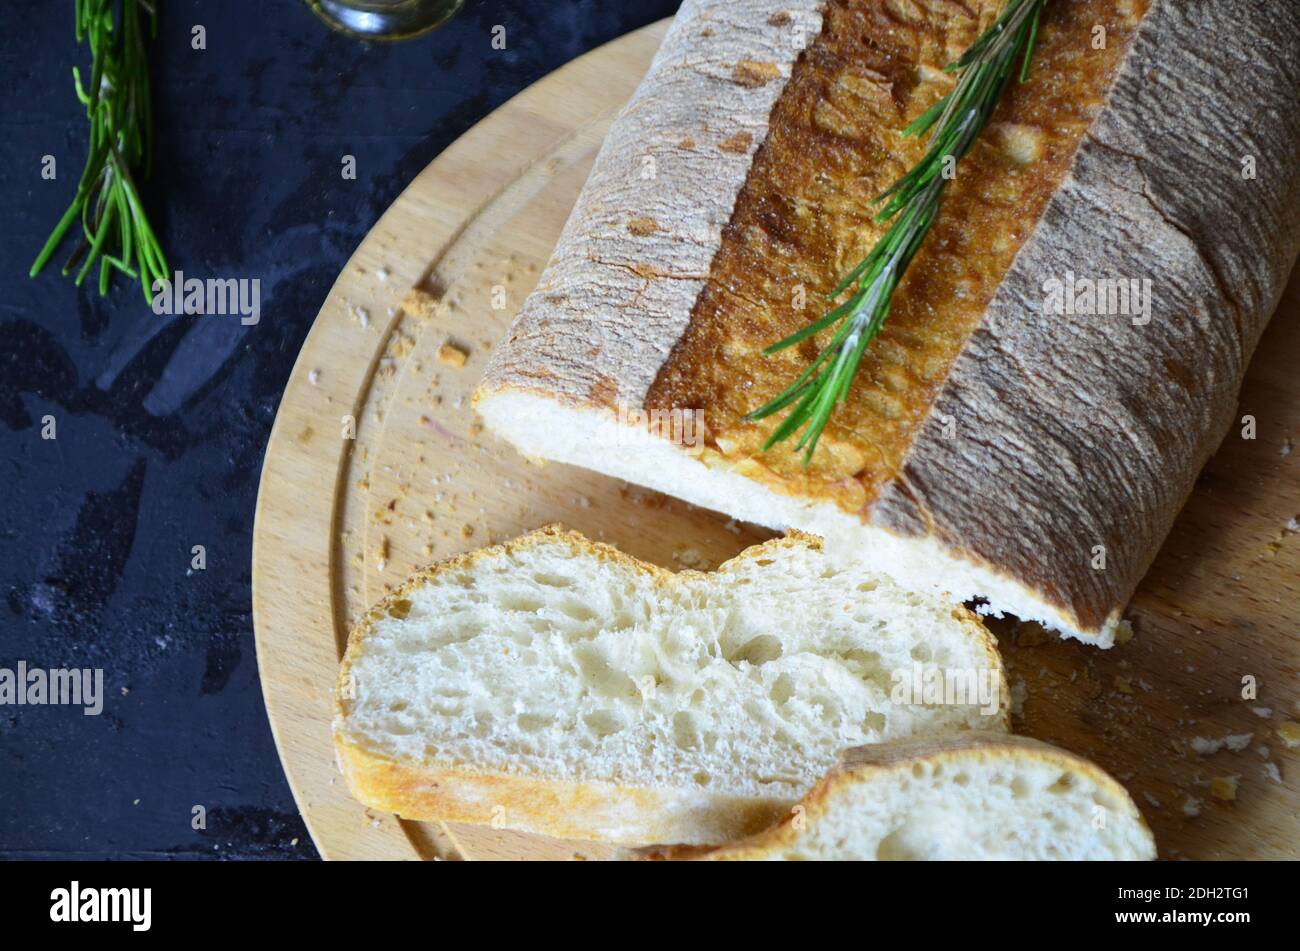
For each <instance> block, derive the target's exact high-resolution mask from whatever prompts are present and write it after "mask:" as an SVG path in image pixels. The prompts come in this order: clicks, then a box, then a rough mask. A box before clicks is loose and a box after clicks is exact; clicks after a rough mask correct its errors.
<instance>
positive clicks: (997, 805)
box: [630, 734, 1156, 861]
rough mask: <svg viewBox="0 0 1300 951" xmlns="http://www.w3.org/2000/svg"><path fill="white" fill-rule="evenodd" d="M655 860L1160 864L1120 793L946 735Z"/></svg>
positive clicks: (867, 755) (875, 753) (1000, 747)
mask: <svg viewBox="0 0 1300 951" xmlns="http://www.w3.org/2000/svg"><path fill="white" fill-rule="evenodd" d="M630 857H635V858H641V859H648V860H658V861H665V860H667V861H781V860H797V861H810V860H822V861H837V860H853V861H915V860H999V859H1001V860H1034V859H1036V860H1042V859H1057V860H1060V859H1066V860H1080V859H1093V860H1110V861H1126V860H1127V861H1142V860H1151V859H1154V858H1155V857H1156V847H1155V841H1154V839H1153V838H1152V836H1151V830H1150V829H1149V828H1148V827H1147V824H1146V822H1145V821H1144V820H1143V818H1142V815H1141V813H1140V812H1139V811H1138V809H1137V807H1136V806H1135V805H1134V804H1133V800H1132V799H1131V798H1130V797H1129V795H1128V793H1127V792H1126V791H1125V790H1124V788H1123V787H1122V786H1121V785H1120V784H1119V783H1118V782H1116V781H1115V780H1114V779H1112V778H1111V777H1110V776H1109V775H1108V774H1106V773H1105V772H1104V771H1103V770H1102V769H1100V768H1099V767H1098V766H1096V765H1095V764H1093V763H1091V762H1089V761H1088V760H1085V759H1083V758H1081V757H1079V756H1075V755H1074V754H1073V753H1067V752H1065V751H1064V750H1061V749H1057V748H1056V747H1054V746H1050V745H1048V744H1046V743H1041V742H1039V741H1038V740H1033V739H1029V738H1028V737H1020V736H1010V735H991V734H990V735H983V736H981V735H978V734H966V735H964V736H950V737H943V738H939V739H932V738H926V739H910V740H900V741H896V742H890V743H881V744H877V745H875V746H864V747H858V748H855V749H851V750H847V751H846V752H845V753H844V756H843V757H842V759H841V762H840V764H839V765H838V766H836V767H835V769H833V770H831V771H830V772H829V773H828V774H827V775H826V776H825V777H824V778H823V779H822V780H821V781H820V782H818V783H817V785H816V786H815V787H814V788H813V789H812V790H811V791H810V792H809V793H808V795H807V796H805V797H804V799H803V800H802V801H801V802H800V803H799V805H798V806H796V807H795V808H794V809H792V810H791V811H790V812H789V813H788V814H787V815H786V816H785V817H783V818H782V819H781V821H780V822H778V823H776V824H775V825H773V826H772V827H770V828H768V829H766V830H764V831H763V832H760V833H759V834H758V835H755V836H751V837H750V838H748V839H744V840H742V841H738V842H734V843H731V844H729V845H725V846H720V847H700V846H690V845H684V846H683V845H679V846H669V847H665V848H658V849H648V850H642V851H640V852H638V853H636V854H635V855H634V856H630Z"/></svg>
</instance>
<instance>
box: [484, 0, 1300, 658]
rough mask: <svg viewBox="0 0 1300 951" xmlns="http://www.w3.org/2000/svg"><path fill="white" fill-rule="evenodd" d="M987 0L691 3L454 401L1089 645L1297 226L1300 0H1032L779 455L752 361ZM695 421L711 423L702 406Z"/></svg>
mask: <svg viewBox="0 0 1300 951" xmlns="http://www.w3.org/2000/svg"><path fill="white" fill-rule="evenodd" d="M1002 6H1003V2H1002V0H969V2H963V3H953V2H939V0H826V2H822V0H686V2H685V3H683V5H682V8H681V11H680V12H679V14H678V16H677V19H676V22H675V23H674V24H673V27H672V29H671V30H670V31H669V34H668V36H667V37H666V39H665V40H664V44H663V47H662V49H661V50H660V52H659V54H658V56H657V57H656V58H655V60H654V63H653V65H652V66H651V68H650V71H649V74H648V75H647V76H646V78H645V80H644V82H643V83H642V85H641V86H640V88H639V89H638V90H637V92H636V94H635V95H634V97H633V99H632V101H631V102H630V103H629V104H628V107H627V109H626V111H625V112H624V113H623V114H622V115H621V116H620V117H619V118H618V119H617V120H616V121H615V123H614V125H613V128H612V129H611V131H610V134H609V137H608V139H607V140H606V142H605V146H604V148H603V149H602V150H601V152H600V155H599V156H598V158H597V160H596V163H595V166H594V168H593V169H592V172H591V177H590V179H589V181H588V182H587V185H586V187H585V189H584V190H583V193H582V195H581V196H580V198H579V200H578V202H577V205H576V207H575V208H574V210H573V214H572V217H571V218H570V219H569V221H568V224H567V226H566V227H565V229H564V232H563V234H562V235H561V238H560V240H559V243H558V245H557V247H556V249H555V252H554V255H553V257H552V259H551V261H550V263H549V265H548V266H547V268H546V270H545V272H544V273H543V275H542V277H541V280H540V283H539V285H538V287H537V289H536V291H535V292H534V293H533V295H532V296H531V297H530V298H529V299H528V300H527V302H526V303H525V305H524V307H523V310H522V311H521V313H520V314H519V316H518V318H517V320H516V321H515V323H514V325H513V327H512V328H511V330H510V332H509V334H508V337H507V339H506V340H505V341H504V342H503V343H502V344H501V345H500V346H499V347H497V348H496V349H495V351H494V353H493V356H492V360H491V362H490V365H489V367H488V368H487V370H486V372H485V376H484V379H483V381H482V385H481V388H480V390H479V392H478V395H477V406H478V409H479V411H480V413H481V414H482V416H483V419H484V420H485V422H486V423H487V425H488V426H489V427H490V428H491V429H492V430H494V431H495V432H497V433H499V434H500V435H501V436H503V437H505V438H506V439H508V440H509V441H511V442H512V443H514V444H515V445H516V446H517V447H518V448H519V449H520V450H521V451H522V452H523V453H524V454H525V455H528V456H531V457H537V458H540V459H554V460H560V461H563V462H568V463H574V464H577V465H581V466H586V467H588V468H591V469H596V470H599V471H602V472H605V473H609V474H611V475H614V476H617V477H619V478H622V479H627V480H630V481H633V482H637V483H639V484H642V485H646V486H650V487H653V488H656V489H660V490H662V491H665V492H668V493H671V494H673V495H677V496H680V497H681V498H684V499H687V500H689V501H691V502H694V503H696V504H699V505H703V506H707V507H709V508H712V509H716V510H719V511H724V512H728V513H730V514H732V515H734V516H737V517H739V518H742V519H746V520H750V521H753V522H757V523H761V524H764V525H769V526H773V527H786V526H795V527H798V528H802V529H806V530H808V531H811V532H815V533H817V534H819V535H823V536H824V537H826V538H827V539H828V547H830V548H831V549H833V550H835V551H837V552H838V551H844V552H849V553H851V554H853V555H854V556H858V557H862V558H865V559H867V560H868V561H869V563H870V564H871V565H872V566H873V567H875V568H877V569H879V570H883V571H887V572H891V573H893V574H894V575H895V577H897V578H899V579H900V580H901V581H902V583H903V584H905V585H907V586H909V587H918V588H919V587H925V588H933V589H935V590H938V591H943V592H946V593H948V594H949V595H950V596H952V597H954V598H957V599H961V600H965V599H969V598H973V597H983V598H985V599H987V601H988V604H989V607H990V609H991V610H993V611H995V612H1003V611H1006V612H1012V613H1015V614H1017V615H1019V616H1021V617H1022V618H1026V619H1029V618H1033V619H1036V620H1039V621H1041V622H1043V623H1045V624H1047V625H1049V626H1051V627H1054V628H1056V629H1058V630H1060V631H1062V632H1064V633H1066V634H1068V635H1071V636H1075V637H1079V638H1083V639H1085V640H1088V641H1092V642H1095V643H1098V644H1101V645H1103V646H1107V645H1109V644H1110V643H1111V642H1112V641H1113V638H1114V634H1115V630H1116V628H1117V625H1118V623H1119V621H1120V614H1121V610H1122V608H1123V606H1124V605H1125V603H1126V602H1127V600H1128V599H1129V597H1130V596H1131V594H1132V592H1133V590H1134V588H1135V586H1136V585H1137V583H1138V581H1139V579H1140V578H1141V576H1142V575H1143V573H1144V572H1145V570H1146V568H1147V566H1148V564H1149V563H1150V561H1151V559H1152V558H1153V556H1154V554H1155V552H1156V550H1157V548H1158V547H1159V545H1160V543H1161V541H1162V540H1163V539H1164V537H1165V535H1166V533H1167V532H1168V530H1169V528H1170V525H1171V524H1172V522H1173V519H1174V516H1175V514H1176V513H1177V511H1178V509H1179V508H1180V507H1181V506H1182V504H1183V502H1184V500H1185V499H1186V497H1187V495H1188V493H1189V492H1190V490H1191V488H1192V485H1193V480H1194V479H1195V477H1196V474H1197V472H1198V471H1199V470H1200V468H1201V467H1202V465H1203V464H1204V462H1205V461H1206V459H1207V458H1208V456H1209V455H1210V454H1211V453H1212V452H1213V451H1214V449H1215V447H1216V446H1217V444H1218V443H1219V441H1220V440H1221V439H1222V438H1223V436H1224V433H1225V432H1226V431H1227V429H1228V427H1229V425H1230V423H1231V422H1232V420H1233V418H1234V415H1235V401H1236V398H1237V394H1238V391H1239V388H1240V384H1241V380H1242V376H1243V373H1244V370H1245V367H1246V364H1247V361H1248V360H1249V358H1250V355H1251V352H1252V350H1253V349H1254V347H1255V345H1256V342H1257V341H1258V340H1259V337H1260V333H1261V331H1262V329H1263V327H1264V324H1265V322H1266V320H1267V318H1268V317H1269V315H1270V314H1271V312H1272V310H1273V308H1274V306H1275V304H1276V302H1277V300H1278V297H1279V295H1280V293H1281V289H1282V287H1283V283H1284V280H1285V277H1286V275H1287V273H1288V271H1289V269H1290V268H1291V266H1292V264H1293V262H1294V261H1295V258H1296V251H1297V247H1298V246H1300V163H1297V161H1296V155H1297V154H1298V153H1300V3H1296V2H1294V0H1287V2H1279V0H1195V2H1188V0H1051V2H1049V3H1048V4H1047V5H1046V7H1045V9H1044V13H1043V20H1042V28H1041V32H1040V35H1039V44H1038V49H1037V52H1036V54H1035V56H1034V59H1033V64H1032V68H1031V70H1030V73H1029V77H1028V81H1027V82H1025V83H1023V84H1018V83H1014V84H1012V86H1011V87H1009V88H1008V91H1007V92H1006V94H1005V96H1004V98H1003V100H1002V102H1001V104H1000V105H999V107H998V110H997V112H996V113H995V115H994V116H993V120H992V122H991V124H990V126H989V127H988V128H987V129H986V130H985V132H984V134H983V135H982V136H981V138H980V141H979V142H978V143H977V145H976V147H975V149H974V150H973V151H972V152H971V153H970V154H969V155H968V156H967V157H966V158H965V159H963V160H962V162H961V164H960V166H959V167H958V171H957V176H956V179H955V180H954V181H953V182H952V183H951V185H950V187H949V188H948V191H947V193H946V195H945V198H944V201H943V206H942V208H941V211H940V213H939V216H938V220H937V222H936V224H935V227H934V229H933V231H932V232H931V233H930V234H929V235H928V237H927V238H926V240H925V243H924V245H923V246H922V247H921V249H920V252H919V254H918V256H917V257H916V259H915V260H914V261H913V263H912V266H911V268H910V270H909V271H908V273H907V275H906V277H905V278H904V280H903V282H902V284H901V286H900V288H899V290H898V291H897V293H896V294H895V295H894V298H893V304H892V309H891V311H890V315H889V319H888V321H887V322H886V323H885V327H884V332H883V335H882V336H881V337H880V338H879V339H877V340H876V341H875V342H874V343H873V344H872V345H871V347H870V348H869V349H868V350H867V352H866V356H865V359H864V361H863V364H862V367H861V369H860V370H859V372H858V374H857V377H856V379H855V381H854V383H853V386H852V388H851V390H850V392H849V395H848V400H847V402H846V403H845V404H844V405H843V406H841V407H840V408H839V409H837V410H836V412H835V415H834V416H833V417H832V419H831V423H830V426H829V428H828V429H827V430H826V433H825V435H824V437H823V439H822V442H821V445H820V447H819V448H818V450H817V454H816V456H815V458H814V460H813V464H812V465H811V466H810V467H809V468H807V469H805V468H804V467H803V466H802V465H801V461H800V456H799V455H797V454H795V453H793V452H792V451H791V449H790V448H789V444H786V445H785V446H779V447H777V448H775V449H773V450H770V451H767V452H763V451H762V450H761V445H762V443H763V441H764V439H765V438H766V437H767V436H768V435H769V434H770V433H771V431H772V429H773V428H774V427H775V426H776V425H777V424H778V423H779V422H780V419H781V415H782V414H778V415H777V416H775V417H772V418H769V419H767V420H765V421H763V422H759V423H752V422H748V421H747V420H746V418H745V415H746V413H748V412H749V411H751V410H754V409H756V408H757V407H759V406H761V405H763V404H764V403H766V402H767V401H768V400H770V399H771V398H773V397H774V396H775V395H776V394H778V393H779V392H781V390H782V389H783V388H784V387H785V386H786V385H787V384H788V383H789V382H790V381H791V380H793V379H794V378H795V376H796V375H797V374H798V373H799V372H800V371H802V370H803V369H805V368H806V367H807V366H808V364H809V362H810V360H811V359H812V357H813V356H814V355H815V353H816V352H817V351H818V350H819V349H820V348H821V346H823V345H824V344H825V343H826V338H827V335H828V334H830V332H831V331H829V330H828V331H826V332H825V333H824V334H823V335H822V336H821V338H819V340H818V341H811V340H810V341H806V342H805V343H806V346H803V347H793V348H790V349H788V350H785V351H782V352H781V353H779V354H777V355H776V356H773V357H768V356H764V355H763V353H762V350H763V348H764V347H767V346H768V345H770V344H772V343H774V342H776V341H778V340H780V339H782V338H783V337H785V336H787V335H788V334H790V333H792V332H794V331H795V330H797V329H799V328H802V327H804V326H806V325H807V324H808V323H810V322H811V321H812V320H814V319H816V318H817V317H818V316H820V315H821V314H822V313H823V312H824V311H825V309H826V307H827V302H826V294H827V293H828V292H829V291H831V290H832V288H833V287H834V286H835V285H836V283H837V282H838V281H839V279H840V278H841V277H842V276H844V274H845V273H846V272H848V271H849V270H850V269H851V268H852V267H853V265H854V264H856V263H857V262H858V261H859V260H860V259H861V258H862V257H863V256H864V254H865V253H866V252H867V251H868V250H869V249H870V248H871V246H872V245H873V244H874V242H875V241H876V240H877V239H878V238H879V237H880V236H881V234H882V233H883V229H884V228H885V227H886V225H883V224H879V223H877V222H876V221H874V219H873V214H874V211H875V208H873V207H872V206H871V205H870V204H869V202H870V199H872V198H873V197H874V196H875V195H877V194H878V193H880V192H881V191H882V190H884V189H885V188H886V187H887V186H888V185H889V184H890V183H891V182H893V181H894V180H895V179H896V178H898V177H899V176H900V175H901V174H902V173H903V172H904V171H906V170H907V168H908V167H909V166H910V165H911V164H912V163H913V162H914V161H915V160H916V159H917V158H918V157H919V156H920V155H921V153H922V152H923V150H924V149H925V148H926V143H925V142H924V141H922V140H918V139H915V138H905V137H903V135H902V130H903V129H904V128H905V127H906V126H907V125H908V123H909V122H911V121H912V120H913V119H915V118H916V117H917V116H918V115H920V114H921V113H922V112H923V111H924V110H925V109H927V108H928V107H929V106H931V105H932V104H933V103H935V102H936V101H937V100H938V99H939V98H940V97H941V96H943V95H944V94H945V93H946V92H948V91H949V90H950V89H951V88H952V83H953V79H952V76H951V75H950V74H946V73H945V72H944V71H943V67H944V66H945V65H946V64H947V63H949V62H951V61H952V60H954V59H955V58H956V57H957V56H958V55H959V54H960V53H961V51H962V50H963V49H964V48H965V47H966V46H967V45H968V44H969V43H970V42H971V41H972V40H973V39H974V38H975V37H976V36H977V35H978V34H979V32H980V31H981V29H983V28H984V27H986V26H988V24H989V23H990V21H991V20H992V19H993V17H994V16H995V15H996V14H997V12H998V11H999V10H1000V9H1001V7H1002ZM701 423H702V426H701Z"/></svg>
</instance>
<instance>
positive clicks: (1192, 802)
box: [1183, 796, 1201, 819]
mask: <svg viewBox="0 0 1300 951" xmlns="http://www.w3.org/2000/svg"><path fill="white" fill-rule="evenodd" d="M1200 814H1201V800H1199V799H1193V798H1192V797H1191V796H1188V797H1187V801H1186V802H1184V803H1183V815H1185V816H1187V818H1189V819H1195V818H1196V817H1197V816H1199V815H1200Z"/></svg>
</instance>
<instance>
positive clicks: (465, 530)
mask: <svg viewBox="0 0 1300 951" xmlns="http://www.w3.org/2000/svg"><path fill="white" fill-rule="evenodd" d="M460 537H461V538H466V539H468V538H473V537H474V526H473V525H471V524H469V523H468V522H466V523H465V524H464V525H462V526H461V527H460Z"/></svg>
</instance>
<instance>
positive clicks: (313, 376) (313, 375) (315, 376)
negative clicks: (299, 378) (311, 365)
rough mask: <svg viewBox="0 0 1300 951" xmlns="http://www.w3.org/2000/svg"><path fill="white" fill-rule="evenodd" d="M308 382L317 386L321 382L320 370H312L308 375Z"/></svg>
mask: <svg viewBox="0 0 1300 951" xmlns="http://www.w3.org/2000/svg"><path fill="white" fill-rule="evenodd" d="M307 382H308V383H310V384H311V385H312V386H315V385H316V384H317V383H319V382H320V370H310V371H308V373H307Z"/></svg>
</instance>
